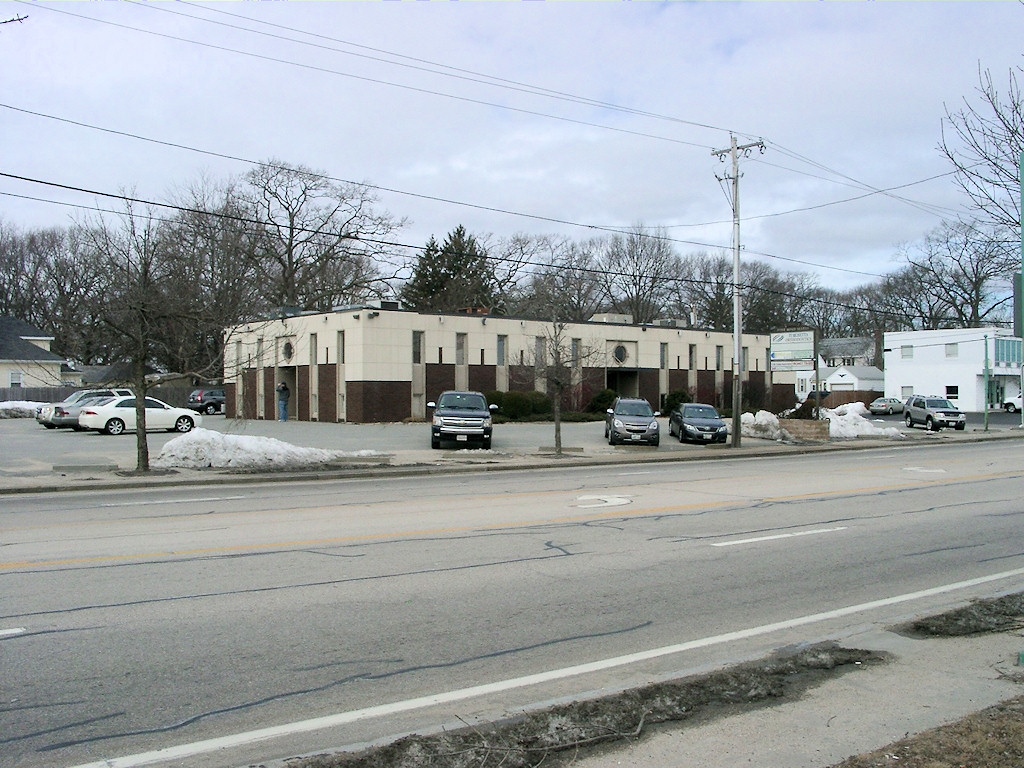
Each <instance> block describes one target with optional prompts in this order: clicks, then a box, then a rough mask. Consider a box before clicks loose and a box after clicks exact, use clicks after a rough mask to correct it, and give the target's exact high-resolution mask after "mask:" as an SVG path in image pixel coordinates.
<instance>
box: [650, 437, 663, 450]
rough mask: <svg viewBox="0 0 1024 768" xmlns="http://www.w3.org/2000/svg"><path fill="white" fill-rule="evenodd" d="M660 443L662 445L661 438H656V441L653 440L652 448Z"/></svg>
mask: <svg viewBox="0 0 1024 768" xmlns="http://www.w3.org/2000/svg"><path fill="white" fill-rule="evenodd" d="M659 445H661V438H658V439H657V440H654V441H653V442H652V443H651V447H652V448H657V447H658V446H659Z"/></svg>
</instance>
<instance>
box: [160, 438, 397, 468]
mask: <svg viewBox="0 0 1024 768" xmlns="http://www.w3.org/2000/svg"><path fill="white" fill-rule="evenodd" d="M383 455H384V454H382V453H379V452H378V451H328V450H324V449H321V448H300V447H298V446H295V445H292V444H291V443H286V442H284V441H282V440H276V439H274V438H272V437H255V436H252V435H224V434H221V433H220V432H215V431H214V430H212V429H193V430H192V431H191V432H188V433H186V434H184V435H179V436H178V437H175V438H173V439H171V440H168V441H167V443H166V444H165V445H164V447H163V449H162V450H161V451H160V454H159V455H158V456H157V457H156V458H155V459H153V466H154V467H167V468H170V467H183V468H186V469H203V468H206V467H215V468H231V469H254V468H260V467H267V468H274V469H295V468H299V467H308V466H315V465H317V464H326V463H328V462H331V461H337V460H338V459H344V458H346V457H354V456H383Z"/></svg>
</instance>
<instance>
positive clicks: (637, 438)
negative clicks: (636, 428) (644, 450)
mask: <svg viewBox="0 0 1024 768" xmlns="http://www.w3.org/2000/svg"><path fill="white" fill-rule="evenodd" d="M640 437H641V435H630V439H631V440H639V439H640Z"/></svg>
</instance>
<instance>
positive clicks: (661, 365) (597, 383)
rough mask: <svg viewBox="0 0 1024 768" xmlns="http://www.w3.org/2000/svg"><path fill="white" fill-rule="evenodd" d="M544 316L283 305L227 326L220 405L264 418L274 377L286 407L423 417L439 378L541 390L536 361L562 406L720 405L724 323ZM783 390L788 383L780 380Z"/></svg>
mask: <svg viewBox="0 0 1024 768" xmlns="http://www.w3.org/2000/svg"><path fill="white" fill-rule="evenodd" d="M606 319H611V320H618V321H619V322H594V321H592V322H588V323H572V324H568V325H566V326H564V327H563V328H561V329H558V330H556V329H555V327H554V325H553V324H551V323H544V322H540V321H536V320H520V319H517V318H510V317H498V316H494V315H489V314H469V313H451V314H448V313H421V312H413V311H408V310H403V309H400V308H399V307H398V306H397V304H395V305H392V304H390V303H388V302H381V304H380V305H379V306H375V305H366V306H354V307H345V308H339V309H336V310H334V311H332V312H326V313H316V314H297V315H283V316H281V317H278V318H275V319H272V320H265V321H261V322H258V323H249V324H246V325H243V326H237V327H234V328H231V329H228V330H227V331H226V334H225V369H224V370H225V389H226V390H227V397H228V403H227V413H228V415H229V416H236V417H241V418H254V419H274V418H276V416H277V403H276V395H275V388H276V387H277V385H278V384H280V383H281V382H284V383H286V384H287V385H288V388H289V390H290V391H291V397H290V402H289V411H290V418H297V419H300V420H310V421H329V422H342V421H349V422H359V423H366V422H389V421H403V420H407V419H425V418H427V416H428V409H427V403H428V402H430V401H431V400H434V399H436V398H437V396H438V395H439V394H440V393H441V392H442V391H444V390H446V389H470V390H478V391H481V392H485V393H486V392H492V391H501V392H509V391H531V390H537V391H542V392H543V391H547V390H548V389H549V387H548V382H547V379H546V377H547V375H548V373H549V370H550V369H549V368H548V366H551V364H552V361H553V360H556V359H559V360H562V361H566V366H565V369H567V370H570V371H571V386H568V387H567V388H565V391H564V392H563V395H562V398H563V403H562V404H563V407H565V408H567V409H572V410H582V409H584V408H586V406H587V404H588V403H589V402H590V400H591V398H592V397H593V396H594V395H595V394H596V393H598V392H600V391H601V390H604V389H613V390H615V391H616V392H618V393H619V394H621V395H624V396H634V397H643V398H646V399H647V400H648V401H650V403H651V404H652V405H653V406H654V407H655V408H659V407H660V406H661V404H662V403H663V402H664V398H665V397H666V396H667V395H668V394H669V393H671V392H676V391H686V392H688V393H689V394H690V396H691V398H692V399H694V400H697V401H700V402H708V403H712V404H715V405H718V406H722V405H725V406H728V405H729V404H730V403H731V397H732V363H733V355H732V350H733V348H734V345H733V338H732V334H731V333H722V332H715V331H705V330H700V329H694V328H683V327H677V326H676V325H674V324H671V321H662V323H661V324H657V325H644V326H640V325H634V324H631V323H628V322H621V320H623V319H625V318H621V317H617V316H612V317H610V318H606ZM769 344H770V336H769V335H767V334H765V335H744V337H743V340H742V349H743V370H742V374H741V377H742V380H743V382H744V383H743V386H744V392H745V399H748V400H749V401H750V403H751V404H752V405H753V406H754V407H762V406H763V407H767V406H768V403H767V402H760V401H765V400H767V399H770V396H771V384H770V377H769V375H768V372H767V367H768V359H769ZM790 391H792V387H790Z"/></svg>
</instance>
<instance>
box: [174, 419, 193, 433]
mask: <svg viewBox="0 0 1024 768" xmlns="http://www.w3.org/2000/svg"><path fill="white" fill-rule="evenodd" d="M195 425H196V423H195V422H194V421H192V419H190V418H189V417H188V416H179V417H178V419H177V421H175V422H174V429H170V430H168V431H169V432H181V433H182V434H185V433H186V432H191V431H192V428H193V427H194V426H195Z"/></svg>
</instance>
